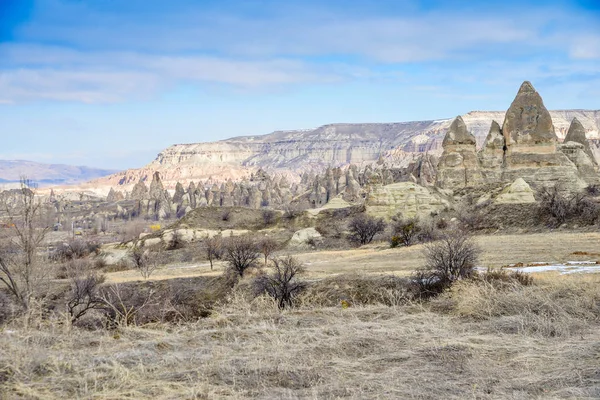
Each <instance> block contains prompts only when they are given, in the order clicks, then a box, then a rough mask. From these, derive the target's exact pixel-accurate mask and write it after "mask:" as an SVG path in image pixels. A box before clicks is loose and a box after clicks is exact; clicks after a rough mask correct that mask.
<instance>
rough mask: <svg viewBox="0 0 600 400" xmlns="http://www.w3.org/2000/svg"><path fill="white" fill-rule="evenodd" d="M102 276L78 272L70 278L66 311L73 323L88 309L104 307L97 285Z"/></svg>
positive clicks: (101, 281) (102, 279)
mask: <svg viewBox="0 0 600 400" xmlns="http://www.w3.org/2000/svg"><path fill="white" fill-rule="evenodd" d="M103 282H104V276H102V275H97V274H94V273H89V272H88V273H85V274H78V275H77V276H74V277H73V278H72V279H71V292H70V294H69V297H68V299H67V312H68V313H69V316H70V318H71V323H72V324H74V323H75V322H77V320H78V319H79V318H81V317H83V316H84V315H85V314H86V313H87V312H88V311H90V310H94V309H101V308H103V307H105V303H104V300H103V299H102V297H101V296H100V293H99V286H100V285H101V284H102V283H103Z"/></svg>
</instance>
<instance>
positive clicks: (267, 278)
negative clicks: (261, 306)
mask: <svg viewBox="0 0 600 400" xmlns="http://www.w3.org/2000/svg"><path fill="white" fill-rule="evenodd" d="M272 261H273V271H272V272H271V273H267V274H262V275H260V276H258V277H257V278H256V279H255V280H254V290H255V293H256V294H257V295H260V294H262V293H267V294H268V295H269V296H271V297H273V298H274V299H275V300H276V301H277V304H278V306H279V308H280V309H284V308H285V307H292V304H293V301H294V298H295V297H296V296H298V294H299V293H300V292H301V291H302V290H303V289H304V288H305V287H306V284H305V283H304V282H302V281H299V280H298V275H301V274H302V273H304V272H305V269H304V266H303V265H302V263H301V262H299V261H298V260H297V259H295V258H294V257H285V258H274V259H273V260H272Z"/></svg>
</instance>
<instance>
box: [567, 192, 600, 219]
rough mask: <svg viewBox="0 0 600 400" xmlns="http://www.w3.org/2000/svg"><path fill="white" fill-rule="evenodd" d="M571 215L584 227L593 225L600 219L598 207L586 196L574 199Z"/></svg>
mask: <svg viewBox="0 0 600 400" xmlns="http://www.w3.org/2000/svg"><path fill="white" fill-rule="evenodd" d="M573 208H574V209H573V211H572V212H573V215H574V216H577V219H578V220H579V221H580V222H581V223H583V224H585V225H594V224H595V223H597V222H598V219H600V205H599V204H598V203H597V202H596V201H595V200H593V199H591V198H590V197H588V196H586V195H582V194H580V195H577V196H575V197H574V204H573Z"/></svg>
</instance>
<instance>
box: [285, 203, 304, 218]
mask: <svg viewBox="0 0 600 400" xmlns="http://www.w3.org/2000/svg"><path fill="white" fill-rule="evenodd" d="M301 214H302V211H301V210H300V209H299V208H297V207H293V206H288V207H286V209H285V210H284V211H283V218H284V219H286V220H290V221H291V220H293V219H295V218H296V217H298V216H300V215H301Z"/></svg>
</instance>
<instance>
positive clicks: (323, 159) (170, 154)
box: [90, 110, 600, 189]
mask: <svg viewBox="0 0 600 400" xmlns="http://www.w3.org/2000/svg"><path fill="white" fill-rule="evenodd" d="M550 115H551V116H552V122H553V123H554V127H555V129H556V134H557V136H558V138H559V139H560V140H562V139H564V137H565V135H566V133H567V130H568V128H569V125H570V123H571V121H572V120H573V118H574V117H577V119H578V120H579V121H580V122H581V123H582V124H583V126H584V128H585V129H586V135H587V138H588V139H590V141H595V142H598V141H599V139H600V110H556V111H550ZM462 118H463V119H464V121H465V123H466V125H467V127H468V128H469V130H470V131H471V132H472V133H473V134H474V135H475V137H476V138H477V142H478V144H479V145H481V144H482V143H483V141H484V139H485V137H486V135H487V133H488V131H489V129H490V125H491V123H492V120H496V121H497V122H499V123H500V124H502V122H503V121H504V111H472V112H470V113H468V114H465V115H463V116H462ZM452 120H453V118H446V119H439V120H434V121H415V122H397V123H368V124H329V125H324V126H321V127H318V128H315V129H304V130H296V131H278V132H273V133H271V134H268V135H262V136H245V137H235V138H231V139H227V140H221V141H218V142H212V143H193V144H176V145H172V146H170V147H168V148H166V149H164V150H163V151H162V152H160V154H158V156H157V158H156V159H155V160H154V161H152V162H151V163H149V164H148V165H146V166H145V167H142V168H139V169H130V170H127V171H123V172H119V173H117V174H115V175H112V176H110V177H105V178H101V179H98V180H96V181H94V182H91V183H90V184H91V185H92V186H98V187H100V186H107V187H108V186H112V187H116V186H132V185H133V184H135V183H136V182H138V181H139V180H140V179H142V180H147V181H150V180H151V179H152V174H153V173H154V172H155V171H159V172H160V174H161V177H162V179H163V182H164V184H165V185H166V186H167V187H169V188H174V187H175V183H176V182H177V181H180V182H182V183H185V184H187V182H189V181H191V180H196V181H197V180H199V179H207V178H213V179H217V180H221V181H223V180H227V179H234V180H236V179H240V178H244V177H248V176H249V175H250V173H251V172H253V171H256V170H257V169H258V168H263V169H266V170H267V171H274V172H277V173H281V174H284V175H288V176H295V177H298V176H299V175H300V174H301V173H302V172H304V171H310V170H316V171H319V170H322V169H323V168H325V167H327V166H344V165H348V164H356V165H361V164H363V163H372V162H375V161H377V160H379V159H380V158H381V159H383V160H385V161H386V162H389V163H390V164H395V165H401V164H403V163H406V162H408V161H410V160H411V159H412V158H413V156H414V155H415V154H417V153H422V152H428V153H430V154H440V153H441V151H442V146H441V144H442V140H443V138H444V135H445V133H446V130H447V129H448V127H449V126H450V123H451V122H452ZM595 149H598V146H596V145H595V144H594V151H595V152H597V153H598V154H596V156H597V157H598V158H599V159H600V149H598V150H597V151H596V150H595ZM129 189H130V187H129Z"/></svg>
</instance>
